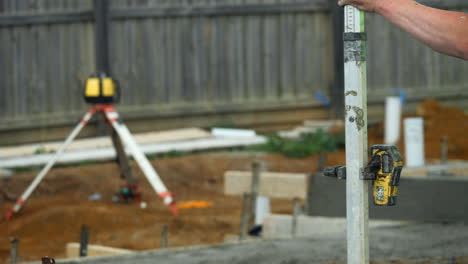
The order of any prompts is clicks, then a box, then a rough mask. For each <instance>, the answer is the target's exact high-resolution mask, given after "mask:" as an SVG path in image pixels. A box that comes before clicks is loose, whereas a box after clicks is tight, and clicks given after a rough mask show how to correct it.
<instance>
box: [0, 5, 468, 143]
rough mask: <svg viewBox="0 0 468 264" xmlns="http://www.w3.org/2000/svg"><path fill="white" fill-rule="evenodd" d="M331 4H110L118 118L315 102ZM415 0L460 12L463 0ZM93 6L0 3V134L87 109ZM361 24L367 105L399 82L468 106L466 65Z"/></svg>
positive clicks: (383, 24)
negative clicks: (365, 39) (119, 91)
mask: <svg viewBox="0 0 468 264" xmlns="http://www.w3.org/2000/svg"><path fill="white" fill-rule="evenodd" d="M333 2H334V1H328V0H112V1H109V4H110V7H109V8H110V18H111V23H110V36H109V37H110V39H109V43H110V47H109V54H110V67H111V73H112V74H113V76H115V77H116V78H117V79H118V80H119V81H120V83H121V86H122V91H123V94H122V102H121V104H120V106H119V109H120V110H121V111H122V114H123V116H124V117H126V118H127V119H139V118H140V119H141V118H153V119H155V118H161V117H168V116H172V117H174V116H179V117H180V116H182V117H186V116H193V115H204V114H214V115H216V114H227V113H234V112H246V113H249V112H250V113H254V112H256V111H276V110H280V109H288V111H289V110H291V109H294V108H296V107H301V108H302V109H304V108H308V109H312V108H313V107H319V106H320V103H319V102H318V101H317V100H316V99H315V93H316V92H321V93H323V94H330V89H331V87H333V82H334V69H333V45H332V44H333V32H332V22H333V20H332V17H331V16H330V12H329V5H330V4H331V3H333ZM423 2H424V3H428V4H430V5H434V6H441V7H444V8H449V9H457V10H465V11H467V10H468V7H467V3H466V2H465V1H464V0H446V1H439V0H426V1H423ZM93 5H94V1H93V0H28V1H26V0H25V1H17V0H2V1H0V41H1V43H2V44H1V45H0V131H17V130H21V129H23V130H24V129H27V128H38V127H41V128H44V127H51V126H64V125H72V124H73V122H74V121H75V120H76V118H77V117H78V116H80V115H81V114H82V112H83V111H84V110H85V109H86V105H85V103H84V102H83V100H82V95H81V91H82V85H83V83H84V81H85V79H86V78H87V76H88V75H89V74H91V73H93V72H94V71H95V68H96V66H95V36H94V34H95V33H94V13H93ZM367 25H368V35H369V43H368V45H369V48H368V51H369V52H368V58H369V62H368V71H369V74H368V76H369V77H368V78H369V85H368V86H369V102H370V103H380V102H382V101H383V98H384V97H385V96H388V95H393V94H396V93H397V91H396V90H395V89H397V88H399V89H402V90H404V91H405V92H406V93H407V95H408V96H409V99H410V100H419V99H422V98H424V97H428V96H436V97H439V98H447V99H450V98H452V99H456V100H458V101H457V103H461V104H464V105H468V103H467V102H466V101H467V100H466V98H467V92H466V91H468V90H467V86H468V75H467V74H465V73H466V72H467V70H468V63H467V62H465V61H462V60H459V59H455V58H450V57H447V56H443V55H440V54H437V53H435V52H433V51H431V50H430V49H428V48H426V47H424V46H423V45H421V44H420V43H418V42H417V41H415V40H414V39H412V38H411V37H410V36H409V35H408V34H406V33H403V32H401V31H400V30H399V29H397V28H396V27H395V26H393V25H391V24H389V23H388V22H387V21H385V20H384V19H382V18H381V17H378V16H375V15H369V16H368V21H367ZM462 100H464V101H463V102H462ZM248 120H255V118H249V119H248ZM248 122H251V121H248ZM244 123H247V121H246V122H244ZM2 143H4V142H2V141H1V140H0V144H2Z"/></svg>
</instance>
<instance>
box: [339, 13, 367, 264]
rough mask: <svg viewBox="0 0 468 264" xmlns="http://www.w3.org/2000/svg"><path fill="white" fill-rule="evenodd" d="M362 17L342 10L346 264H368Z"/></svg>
mask: <svg viewBox="0 0 468 264" xmlns="http://www.w3.org/2000/svg"><path fill="white" fill-rule="evenodd" d="M364 32H365V25H364V13H363V12H361V11H359V10H358V9H356V8H354V7H352V6H346V7H345V33H344V35H343V40H344V67H345V122H346V175H347V176H346V217H347V251H348V264H366V263H369V240H368V237H369V234H368V232H369V231H368V218H369V205H368V202H369V201H368V186H369V184H368V182H367V181H363V180H361V179H360V178H361V177H360V175H361V172H360V170H361V168H364V167H365V165H366V163H367V76H366V37H365V34H364Z"/></svg>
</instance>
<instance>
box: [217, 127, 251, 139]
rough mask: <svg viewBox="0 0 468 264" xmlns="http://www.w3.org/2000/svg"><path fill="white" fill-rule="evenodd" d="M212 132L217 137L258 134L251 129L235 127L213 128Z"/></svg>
mask: <svg viewBox="0 0 468 264" xmlns="http://www.w3.org/2000/svg"><path fill="white" fill-rule="evenodd" d="M211 134H212V135H213V136H215V137H233V138H239V137H255V136H256V135H257V134H256V133H255V131H253V130H249V129H233V128H216V127H215V128H213V129H211Z"/></svg>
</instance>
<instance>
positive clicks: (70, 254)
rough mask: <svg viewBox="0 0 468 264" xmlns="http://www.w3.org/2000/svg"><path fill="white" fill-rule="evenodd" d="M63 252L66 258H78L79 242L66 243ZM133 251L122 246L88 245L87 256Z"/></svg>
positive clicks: (112, 254) (113, 254) (111, 254)
mask: <svg viewBox="0 0 468 264" xmlns="http://www.w3.org/2000/svg"><path fill="white" fill-rule="evenodd" d="M65 252H66V254H65V255H66V257H67V258H78V257H79V256H80V254H79V253H80V243H67V245H66V250H65ZM133 252H134V251H132V250H128V249H122V248H114V247H105V246H100V245H88V250H87V256H88V257H96V256H115V255H122V254H129V253H133Z"/></svg>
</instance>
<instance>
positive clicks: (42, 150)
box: [34, 146, 55, 155]
mask: <svg viewBox="0 0 468 264" xmlns="http://www.w3.org/2000/svg"><path fill="white" fill-rule="evenodd" d="M52 153H55V150H47V149H46V148H45V147H44V146H40V147H38V148H37V149H36V150H35V151H34V155H40V154H52Z"/></svg>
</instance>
